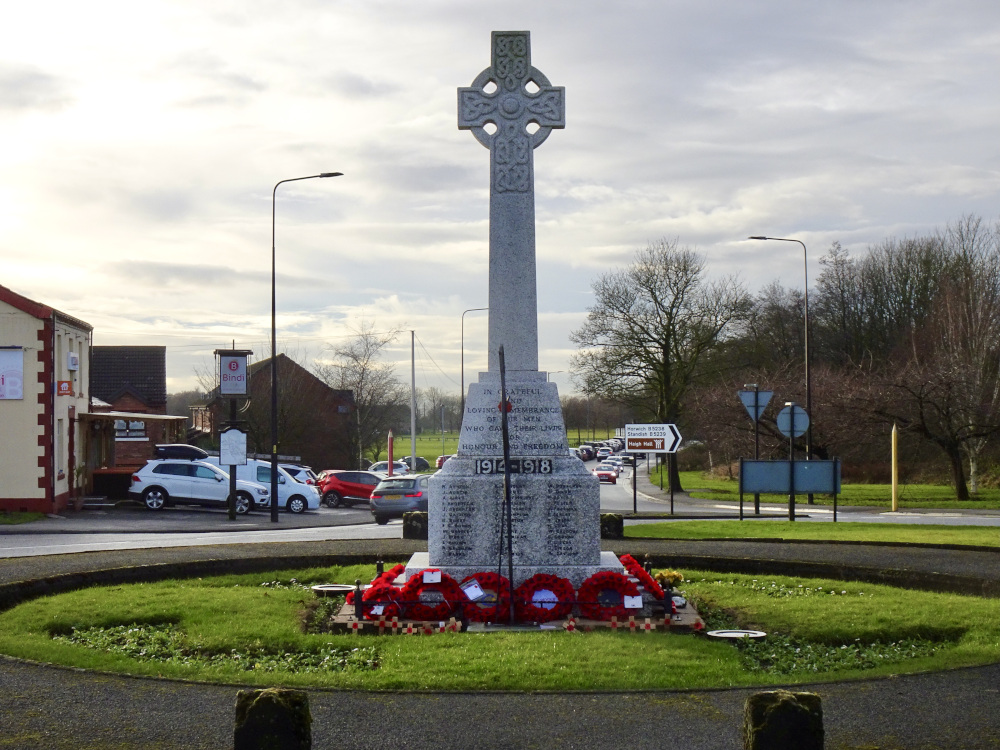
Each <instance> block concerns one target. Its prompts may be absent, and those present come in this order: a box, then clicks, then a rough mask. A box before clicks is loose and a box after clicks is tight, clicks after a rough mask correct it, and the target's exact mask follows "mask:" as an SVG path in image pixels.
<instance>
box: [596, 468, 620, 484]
mask: <svg viewBox="0 0 1000 750" xmlns="http://www.w3.org/2000/svg"><path fill="white" fill-rule="evenodd" d="M591 473H592V474H593V475H594V476H595V477H597V481H599V482H608V483H610V484H618V472H616V471H615V470H614V469H610V468H607V467H604V466H598V467H597V468H596V469H594V470H593V472H591Z"/></svg>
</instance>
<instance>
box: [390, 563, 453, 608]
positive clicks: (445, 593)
mask: <svg viewBox="0 0 1000 750" xmlns="http://www.w3.org/2000/svg"><path fill="white" fill-rule="evenodd" d="M432 572H440V571H438V570H437V568H427V569H426V570H421V571H419V572H417V573H414V574H413V575H412V576H410V580H408V581H407V582H406V585H405V586H403V588H402V590H401V591H400V597H399V598H400V602H401V603H402V605H403V606H404V607H405V609H406V616H407V617H408V618H410V619H411V620H443V619H445V618H446V617H450V616H451V615H452V613H453V612H454V611H455V609H456V608H457V607H458V605H460V604H461V603H462V602H465V601H468V597H466V595H465V592H464V591H462V589H461V588H459V585H458V583H456V582H455V579H454V578H452V577H451V576H450V575H448V574H447V573H441V580H440V582H438V583H424V573H432Z"/></svg>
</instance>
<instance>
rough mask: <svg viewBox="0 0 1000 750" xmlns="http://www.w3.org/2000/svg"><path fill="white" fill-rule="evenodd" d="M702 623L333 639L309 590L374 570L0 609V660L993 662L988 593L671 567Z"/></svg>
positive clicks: (409, 683)
mask: <svg viewBox="0 0 1000 750" xmlns="http://www.w3.org/2000/svg"><path fill="white" fill-rule="evenodd" d="M682 572H683V574H684V576H685V579H686V580H685V581H684V583H682V584H681V585H680V587H679V588H680V590H681V591H682V592H683V593H684V594H685V595H686V596H687V597H688V598H689V599H690V600H692V601H695V602H697V604H698V607H699V611H701V612H702V614H703V616H705V617H706V619H707V621H708V624H709V626H710V628H730V627H741V628H750V629H755V630H763V631H765V632H767V633H768V637H767V638H766V639H765V640H764V641H763V642H760V643H750V642H742V643H736V644H733V643H728V642H716V641H714V640H712V639H708V638H705V637H703V636H696V635H680V634H676V633H659V632H658V633H652V634H639V633H623V632H617V633H615V632H611V631H603V630H602V631H594V632H589V633H581V632H576V633H566V632H562V631H559V632H553V631H547V632H537V633H535V632H531V633H525V632H518V633H490V634H478V635H473V634H468V633H444V634H436V635H433V636H416V637H414V636H375V635H371V636H367V635H361V636H357V635H332V634H329V633H323V632H319V631H322V621H323V619H324V617H325V616H327V615H328V614H329V607H330V606H331V605H329V604H326V603H325V602H328V601H329V600H324V601H322V602H320V601H317V600H316V599H315V597H314V596H313V593H312V591H311V589H310V587H311V585H313V584H316V583H337V582H341V583H353V581H354V580H355V579H357V578H360V579H362V580H365V581H367V580H370V579H371V578H372V577H373V576H374V574H375V568H374V566H367V565H366V566H346V567H324V568H308V569H298V570H287V571H281V572H280V573H273V572H272V573H263V574H246V575H238V576H236V575H233V576H217V577H211V578H209V577H205V578H193V579H180V580H169V581H161V582H156V583H133V584H122V585H114V586H95V587H91V588H84V589H79V590H75V591H70V592H66V593H61V594H56V595H52V596H47V597H42V598H38V599H34V600H32V601H28V602H24V603H22V604H20V605H18V606H16V607H13V608H11V609H9V610H7V611H5V612H3V613H0V653H4V654H8V655H11V656H15V657H20V658H24V659H29V660H33V661H38V662H47V663H54V664H60V665H66V666H71V667H78V668H84V669H91V670H98V671H107V672H116V673H125V674H131V675H140V676H149V677H167V678H174V679H184V680H191V681H207V682H217V683H227V684H240V685H285V686H296V687H318V688H332V689H351V690H416V691H422V690H428V691H429V690H443V691H480V690H505V691H531V690H549V691H571V690H594V691H597V690H608V691H630V690H672V689H682V690H683V689H705V688H719V687H739V686H767V685H773V684H794V683H803V682H817V681H829V680H844V679H859V678H868V677H884V676H888V675H894V674H902V673H908V672H916V671H932V670H940V669H945V668H951V667H960V666H971V665H978V664H987V663H993V662H997V661H1000V618H998V617H997V614H998V604H997V601H996V600H995V599H983V598H978V597H971V596H962V595H958V594H945V593H932V592H922V591H913V590H904V589H898V588H893V587H889V586H883V585H875V584H870V583H855V582H852V583H845V582H842V581H836V580H828V579H816V578H811V579H810V578H795V577H788V576H760V575H757V576H750V575H742V574H720V573H707V572H701V571H696V570H683V571H682Z"/></svg>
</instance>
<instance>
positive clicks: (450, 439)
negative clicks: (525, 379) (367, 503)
mask: <svg viewBox="0 0 1000 750" xmlns="http://www.w3.org/2000/svg"><path fill="white" fill-rule="evenodd" d="M588 434H589V433H584V434H583V437H582V438H581V439H580V440H577V433H576V430H570V431H569V444H570V445H571V446H574V447H575V446H577V445H580V444H581V443H586V442H587V440H588V439H591V438H588ZM596 434H597V437H595V438H592V439H593V440H607V439H608V438H609V437H611V436H613V435H614V431H612V432H611V433H610V434H608V433H607V432H606V431H605V432H600V431H599V432H597V433H596ZM457 450H458V433H457V432H445V433H440V432H439V433H433V434H426V433H425V434H423V435H418V436H417V455H418V456H423V457H424V458H426V459H427V460H428V461H429V462H430V464H431V466H433V465H434V461H435V460H436V459H437V457H438V456H442V455H452V454H454V453H455V452H456V451H457ZM393 453H394V454H396V455H398V456H408V455H409V454H410V436H409V435H403V436H396V439H395V441H394V444H393Z"/></svg>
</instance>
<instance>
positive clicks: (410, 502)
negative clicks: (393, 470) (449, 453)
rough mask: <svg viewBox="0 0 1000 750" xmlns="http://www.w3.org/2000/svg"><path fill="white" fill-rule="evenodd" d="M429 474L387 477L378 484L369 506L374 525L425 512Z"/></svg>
mask: <svg viewBox="0 0 1000 750" xmlns="http://www.w3.org/2000/svg"><path fill="white" fill-rule="evenodd" d="M430 478H431V475H430V474H421V475H419V476H404V477H389V478H387V479H383V480H382V481H381V482H379V483H378V487H376V488H375V490H374V491H373V492H372V496H371V500H370V502H369V505H370V507H371V509H372V515H373V516H375V523H377V524H380V525H384V524H387V523H389V519H390V518H402V517H403V514H404V513H409V512H410V511H414V510H422V511H424V512H426V511H427V488H428V486H429V485H428V482H429V481H430Z"/></svg>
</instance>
